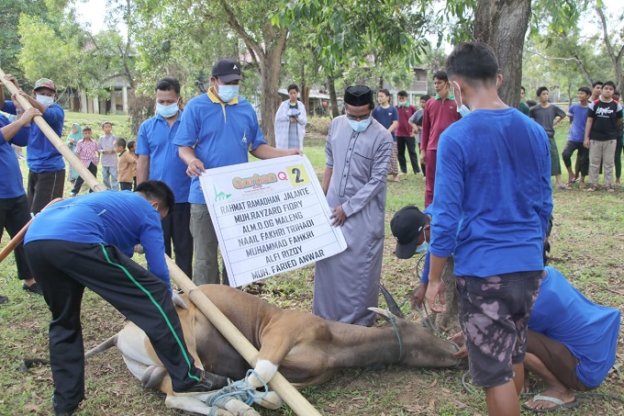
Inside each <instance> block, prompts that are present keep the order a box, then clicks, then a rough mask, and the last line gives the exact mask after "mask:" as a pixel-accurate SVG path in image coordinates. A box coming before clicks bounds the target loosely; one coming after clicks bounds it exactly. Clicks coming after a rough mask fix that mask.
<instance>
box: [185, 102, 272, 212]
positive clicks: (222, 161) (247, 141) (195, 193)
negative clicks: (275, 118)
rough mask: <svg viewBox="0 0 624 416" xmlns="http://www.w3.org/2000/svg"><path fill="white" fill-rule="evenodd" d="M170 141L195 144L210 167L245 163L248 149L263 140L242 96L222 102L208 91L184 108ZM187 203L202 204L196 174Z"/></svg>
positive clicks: (189, 144) (251, 109)
mask: <svg viewBox="0 0 624 416" xmlns="http://www.w3.org/2000/svg"><path fill="white" fill-rule="evenodd" d="M173 143H174V144H176V145H177V146H187V147H195V155H196V156H197V158H199V160H201V161H202V162H203V164H204V166H205V167H206V169H211V168H218V167H221V166H229V165H235V164H237V163H245V162H247V161H248V160H249V159H248V153H249V151H254V150H256V149H257V148H258V146H260V145H262V144H266V140H265V139H264V134H263V133H262V130H261V129H260V126H259V125H258V117H257V115H256V112H255V111H254V109H253V107H252V106H251V104H249V103H248V102H247V101H246V100H244V99H242V98H241V99H239V100H232V101H230V102H229V103H227V104H225V103H223V102H221V100H219V98H218V97H217V96H216V95H215V94H214V93H212V91H209V92H208V93H207V94H202V95H199V96H197V97H194V98H193V99H191V100H190V101H189V102H188V104H187V105H186V106H185V107H184V112H183V113H182V118H181V120H180V127H178V132H177V134H176V136H175V138H174V139H173ZM189 202H190V203H192V204H205V203H206V201H205V200H204V194H203V193H202V190H201V187H200V184H199V177H197V176H194V177H193V179H192V181H191V191H190V193H189Z"/></svg>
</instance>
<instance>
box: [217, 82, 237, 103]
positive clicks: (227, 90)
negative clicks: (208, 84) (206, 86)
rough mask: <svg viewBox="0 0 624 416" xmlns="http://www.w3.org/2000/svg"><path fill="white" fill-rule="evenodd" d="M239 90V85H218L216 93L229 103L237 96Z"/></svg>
mask: <svg viewBox="0 0 624 416" xmlns="http://www.w3.org/2000/svg"><path fill="white" fill-rule="evenodd" d="M239 91H240V85H219V91H218V92H217V95H218V96H219V98H221V101H223V102H224V103H229V102H230V101H232V100H233V99H234V98H236V97H238V93H239Z"/></svg>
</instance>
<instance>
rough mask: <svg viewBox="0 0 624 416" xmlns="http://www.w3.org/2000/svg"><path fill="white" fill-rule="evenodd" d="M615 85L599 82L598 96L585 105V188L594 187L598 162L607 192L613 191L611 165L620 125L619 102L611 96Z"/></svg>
mask: <svg viewBox="0 0 624 416" xmlns="http://www.w3.org/2000/svg"><path fill="white" fill-rule="evenodd" d="M614 92H615V84H614V83H613V81H607V82H605V83H604V84H603V85H602V91H601V93H600V97H599V98H598V99H597V100H596V101H592V102H591V103H590V104H589V111H588V113H587V124H586V126H585V140H584V141H583V145H584V146H585V147H586V148H588V149H589V188H588V189H587V190H588V191H590V192H593V191H595V190H596V186H597V184H598V174H599V173H598V170H599V169H600V163H601V162H602V164H603V167H604V183H605V187H606V188H607V191H608V192H613V191H614V189H613V164H614V159H615V147H616V144H617V143H616V142H617V138H618V126H620V125H621V124H622V105H621V104H620V103H619V102H617V101H615V100H614V99H613V93H614Z"/></svg>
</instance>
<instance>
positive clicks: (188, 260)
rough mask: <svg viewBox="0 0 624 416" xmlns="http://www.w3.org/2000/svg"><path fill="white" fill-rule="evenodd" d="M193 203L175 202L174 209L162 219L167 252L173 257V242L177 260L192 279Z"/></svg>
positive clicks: (179, 265)
mask: <svg viewBox="0 0 624 416" xmlns="http://www.w3.org/2000/svg"><path fill="white" fill-rule="evenodd" d="M190 222H191V204H189V203H188V202H185V203H181V204H175V207H174V208H173V211H172V212H170V213H169V214H168V215H167V216H166V217H165V219H163V220H162V228H163V235H164V237H165V252H166V253H167V255H168V256H169V257H171V243H172V242H173V251H174V253H175V262H176V264H177V265H178V267H179V268H180V269H182V271H183V272H184V273H185V274H186V275H187V276H188V277H189V279H191V278H192V277H193V236H192V235H191V228H190Z"/></svg>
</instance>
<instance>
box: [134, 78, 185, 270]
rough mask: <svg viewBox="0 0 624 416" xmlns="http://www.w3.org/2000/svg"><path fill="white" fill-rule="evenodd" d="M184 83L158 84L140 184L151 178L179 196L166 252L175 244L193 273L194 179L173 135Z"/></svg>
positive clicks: (140, 141) (166, 224)
mask: <svg viewBox="0 0 624 416" xmlns="http://www.w3.org/2000/svg"><path fill="white" fill-rule="evenodd" d="M179 104H180V82H178V80H177V79H175V78H169V77H167V78H163V79H161V80H160V81H158V83H157V84H156V115H154V117H152V118H150V119H147V120H145V121H144V122H143V124H141V127H140V128H139V134H138V136H137V150H136V153H137V155H138V156H139V158H138V160H137V184H140V183H143V182H145V181H147V180H148V179H149V180H158V181H163V182H165V183H166V184H167V185H168V186H169V188H171V190H173V196H174V197H175V209H174V210H173V212H170V213H169V215H167V217H165V219H164V220H163V222H162V227H163V232H164V238H165V252H166V253H167V255H168V256H171V243H173V250H174V252H175V261H176V264H177V265H178V266H179V267H180V269H182V271H183V272H184V273H185V274H186V275H187V276H188V277H192V276H193V237H192V236H191V230H190V221H191V204H189V190H190V187H191V178H190V177H189V176H187V174H186V165H185V164H184V163H183V162H182V160H181V159H180V158H179V157H178V146H176V145H175V144H173V138H174V137H175V135H176V132H177V131H178V126H179V125H180V115H181V114H182V113H181V110H180V106H179Z"/></svg>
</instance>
